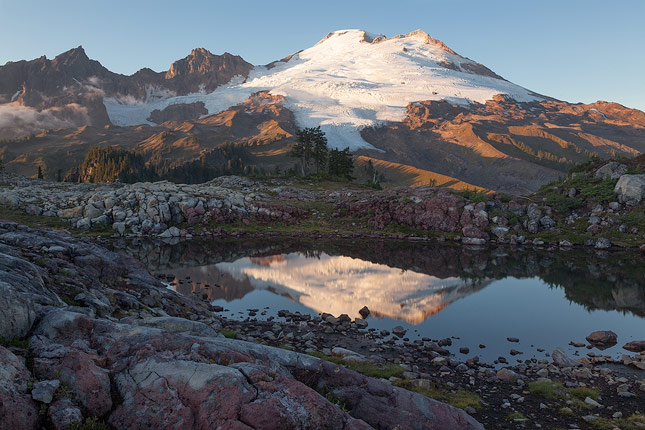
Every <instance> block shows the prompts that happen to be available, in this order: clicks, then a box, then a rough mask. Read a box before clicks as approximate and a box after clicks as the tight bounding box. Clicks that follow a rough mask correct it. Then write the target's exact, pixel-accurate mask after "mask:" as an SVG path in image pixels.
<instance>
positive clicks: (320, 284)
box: [118, 240, 645, 362]
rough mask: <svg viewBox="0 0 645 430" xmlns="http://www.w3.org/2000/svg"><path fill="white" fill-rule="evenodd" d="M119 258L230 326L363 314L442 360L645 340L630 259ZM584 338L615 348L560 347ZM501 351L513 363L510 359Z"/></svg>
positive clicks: (339, 245)
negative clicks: (217, 310)
mask: <svg viewBox="0 0 645 430" xmlns="http://www.w3.org/2000/svg"><path fill="white" fill-rule="evenodd" d="M118 247H120V248H121V249H126V250H127V251H128V252H130V253H131V254H133V255H135V256H136V257H137V258H139V259H142V260H143V261H144V262H145V263H146V264H147V265H148V266H149V268H150V269H151V270H152V271H153V272H155V273H158V274H162V275H165V276H169V278H168V279H171V278H172V281H173V282H172V284H173V288H174V289H175V290H176V291H177V292H179V293H181V294H195V295H198V296H199V297H202V298H204V299H206V300H208V301H210V302H212V303H213V304H215V305H220V306H223V307H224V308H225V309H226V311H225V312H224V315H225V316H227V317H231V318H239V319H245V318H248V309H259V310H260V312H258V313H257V315H256V316H255V317H254V318H259V319H266V318H268V317H269V316H275V315H276V313H277V311H278V310H280V309H287V310H289V311H291V312H295V311H299V312H301V313H309V314H311V315H317V314H318V313H321V312H328V313H331V314H334V315H336V316H338V315H340V314H342V313H346V314H348V315H349V316H351V317H352V318H353V317H358V316H359V314H358V310H359V309H361V308H362V307H363V306H367V307H368V308H369V309H370V311H371V315H370V316H369V317H368V319H367V320H368V322H369V327H370V328H376V329H379V330H380V329H385V330H391V329H392V327H394V326H397V325H401V326H403V327H404V328H405V329H407V330H408V332H407V334H406V337H408V338H409V339H410V340H415V339H420V338H423V337H428V338H431V339H435V340H436V339H441V338H445V337H453V344H452V346H451V347H449V348H448V349H450V350H451V351H452V352H454V353H456V354H459V348H460V347H464V346H465V347H468V348H470V353H469V354H468V356H469V357H470V356H473V355H479V356H480V357H481V359H483V360H485V361H487V362H492V361H493V360H495V359H496V358H497V357H499V356H504V357H506V358H508V359H509V361H510V360H511V359H513V360H515V359H522V360H524V359H527V358H531V357H537V358H542V357H544V354H545V352H550V351H552V350H553V349H554V348H555V347H562V348H564V349H565V350H568V352H569V354H571V355H581V356H582V355H586V354H587V353H588V352H591V351H593V352H594V353H596V354H599V353H602V354H605V355H611V356H613V357H620V355H621V354H622V353H626V351H624V350H622V348H621V347H622V345H623V344H624V343H626V342H628V341H631V340H643V339H645V259H643V257H641V256H640V255H638V254H636V253H607V252H597V251H581V250H572V251H561V252H556V253H550V252H547V251H512V250H510V249H504V248H498V249H487V250H479V251H477V250H472V249H467V248H463V247H458V246H450V245H438V244H417V243H399V242H378V241H364V242H362V241H358V242H356V241H309V240H304V241H303V240H300V241H294V240H278V241H276V240H272V241H270V242H268V241H248V240H236V241H219V240H218V241H189V242H181V243H177V244H174V245H171V244H163V243H149V242H129V243H125V242H124V243H122V244H119V245H118ZM265 308H268V309H265ZM262 311H265V314H264V315H262V314H261V313H262ZM595 330H613V331H614V332H616V333H617V334H618V345H616V346H614V347H612V348H609V349H606V350H604V351H599V350H598V349H595V348H593V349H591V350H588V349H586V348H575V347H573V346H570V345H569V343H570V342H571V341H573V342H584V340H585V336H587V335H588V334H589V333H590V332H592V331H595ZM507 337H515V338H519V339H520V342H519V343H510V342H508V341H507V340H506V338H507ZM480 344H482V345H485V348H480V347H479V345H480ZM511 348H513V349H515V350H518V351H521V352H522V353H523V354H522V355H518V356H516V357H513V358H512V357H511V356H510V355H509V352H510V349H511ZM538 349H544V350H545V352H540V351H538Z"/></svg>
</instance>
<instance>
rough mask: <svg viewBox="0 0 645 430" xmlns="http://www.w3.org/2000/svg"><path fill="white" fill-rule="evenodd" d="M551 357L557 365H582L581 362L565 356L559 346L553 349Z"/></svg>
mask: <svg viewBox="0 0 645 430" xmlns="http://www.w3.org/2000/svg"><path fill="white" fill-rule="evenodd" d="M551 359H552V360H553V363H554V364H555V365H556V366H559V367H578V366H582V363H580V362H579V361H576V360H574V359H572V358H570V357H569V356H567V354H566V353H565V352H564V351H563V350H562V349H560V348H556V349H555V351H553V353H552V354H551Z"/></svg>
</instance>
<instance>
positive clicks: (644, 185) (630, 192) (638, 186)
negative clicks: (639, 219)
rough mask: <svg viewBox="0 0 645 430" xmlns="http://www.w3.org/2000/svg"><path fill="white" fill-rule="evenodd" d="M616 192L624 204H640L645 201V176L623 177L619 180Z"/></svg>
mask: <svg viewBox="0 0 645 430" xmlns="http://www.w3.org/2000/svg"><path fill="white" fill-rule="evenodd" d="M614 192H616V193H617V194H618V196H619V200H622V202H623V203H628V204H638V203H640V202H641V201H642V200H643V199H645V175H623V176H621V177H620V179H618V182H617V183H616V186H615V187H614Z"/></svg>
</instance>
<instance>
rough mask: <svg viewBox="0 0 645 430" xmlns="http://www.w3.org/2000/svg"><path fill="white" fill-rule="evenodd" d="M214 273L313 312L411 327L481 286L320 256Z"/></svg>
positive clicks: (245, 263) (230, 266) (258, 261)
mask: <svg viewBox="0 0 645 430" xmlns="http://www.w3.org/2000/svg"><path fill="white" fill-rule="evenodd" d="M216 267H217V270H218V271H219V272H220V273H226V274H229V275H230V276H231V277H232V278H233V279H235V280H236V281H237V282H239V283H240V284H247V285H248V283H250V284H251V285H252V286H253V287H254V288H256V289H271V290H272V291H276V292H277V293H279V294H285V295H288V296H289V297H291V298H293V300H295V301H296V302H298V303H300V304H302V305H304V306H307V307H309V308H311V309H314V310H315V311H317V312H328V313H331V314H333V315H340V314H343V313H345V314H348V315H350V316H353V317H357V316H358V315H359V314H358V310H359V309H361V308H362V307H363V306H367V307H368V308H369V309H370V311H371V312H372V314H373V315H374V316H377V317H390V318H393V319H397V320H402V321H407V322H410V323H413V324H418V323H420V322H422V321H424V320H425V319H426V318H427V317H428V316H430V315H433V314H436V313H437V312H439V311H441V310H442V309H443V308H444V307H445V306H447V305H448V304H450V303H452V302H454V301H455V300H458V299H460V298H462V297H465V296H467V295H469V294H471V293H473V292H476V291H477V290H479V289H481V288H482V287H483V286H485V285H486V284H485V283H484V284H479V285H477V286H473V285H472V284H471V283H470V282H468V281H464V280H462V279H459V278H446V279H439V278H437V277H434V276H430V275H425V274H422V273H417V272H414V271H410V270H401V269H397V268H392V267H388V266H386V265H382V264H374V263H371V262H368V261H363V260H359V259H356V258H350V257H343V256H330V255H327V254H324V253H322V254H320V255H319V256H318V257H305V256H304V255H302V254H299V253H292V254H285V255H283V256H280V258H276V257H267V258H242V259H240V260H237V261H235V262H232V263H220V264H217V265H216Z"/></svg>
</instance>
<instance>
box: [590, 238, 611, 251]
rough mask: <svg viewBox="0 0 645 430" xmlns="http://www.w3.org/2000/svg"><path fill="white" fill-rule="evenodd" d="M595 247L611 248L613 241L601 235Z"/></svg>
mask: <svg viewBox="0 0 645 430" xmlns="http://www.w3.org/2000/svg"><path fill="white" fill-rule="evenodd" d="M593 247H594V248H596V249H609V248H611V242H610V241H609V239H606V238H604V237H599V238H598V239H596V240H595V242H594V245H593Z"/></svg>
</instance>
